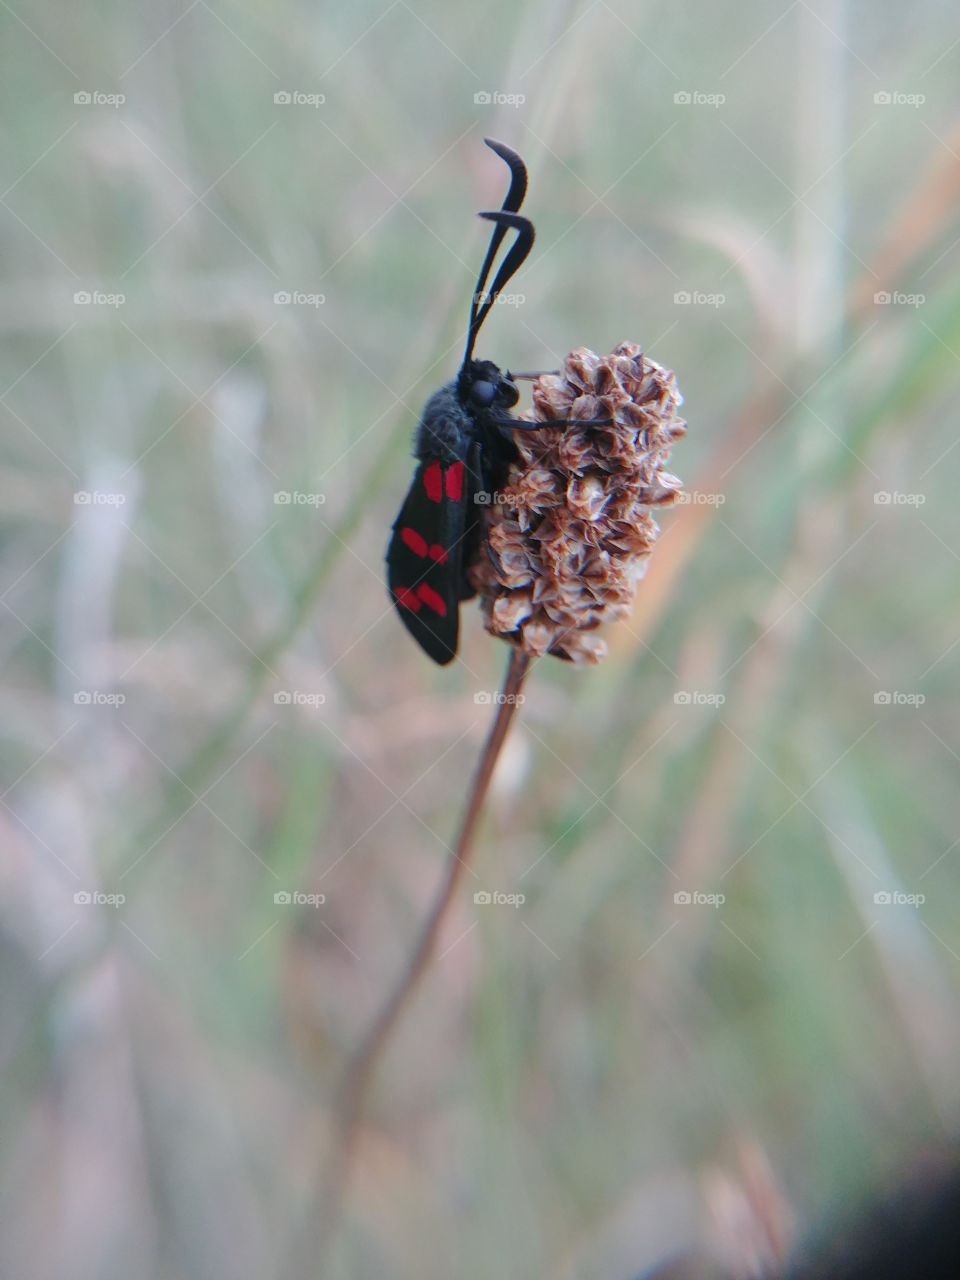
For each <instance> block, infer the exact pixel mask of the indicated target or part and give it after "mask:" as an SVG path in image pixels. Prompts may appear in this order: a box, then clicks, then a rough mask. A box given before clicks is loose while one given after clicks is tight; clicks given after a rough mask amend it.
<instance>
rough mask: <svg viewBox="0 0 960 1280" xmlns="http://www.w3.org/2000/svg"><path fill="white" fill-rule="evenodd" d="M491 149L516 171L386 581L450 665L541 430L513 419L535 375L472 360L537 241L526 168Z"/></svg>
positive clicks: (429, 417)
mask: <svg viewBox="0 0 960 1280" xmlns="http://www.w3.org/2000/svg"><path fill="white" fill-rule="evenodd" d="M484 142H486V144H487V146H488V147H490V149H491V150H492V151H495V152H496V154H497V155H498V156H499V157H500V158H501V160H503V161H505V162H506V164H507V165H508V166H509V168H510V189H509V191H508V192H507V195H506V198H505V199H504V202H503V206H502V208H501V209H499V210H498V211H497V212H495V213H491V212H484V213H481V214H480V215H479V216H480V217H481V218H487V219H488V220H489V221H490V222H493V223H495V224H496V225H495V226H494V229H493V234H492V235H491V237H490V245H489V248H488V249H487V255H486V257H485V258H484V260H483V266H482V267H481V268H480V275H479V277H478V279H477V285H476V289H475V291H474V294H473V298H472V300H471V304H470V321H469V326H468V329H467V347H466V351H465V353H464V357H463V363H462V365H461V366H460V372H459V373H458V374H457V376H456V378H454V380H453V381H452V382H448V383H447V385H446V386H444V387H441V388H440V390H439V391H435V392H434V394H433V395H432V396H431V397H430V399H429V400H428V401H427V403H426V406H425V407H424V410H423V417H422V418H421V420H420V426H419V428H418V430H417V436H416V444H415V447H414V453H415V455H416V457H417V459H418V460H419V466H418V467H417V471H416V475H415V476H414V477H413V484H412V485H411V486H410V492H409V493H408V494H407V496H406V499H405V500H404V503H403V506H402V507H401V508H400V514H399V515H398V516H397V519H396V521H395V523H394V526H393V534H392V536H391V539H390V545H389V547H388V548H387V581H388V584H389V587H390V595H391V597H392V599H393V602H394V604H395V605H396V608H397V612H398V613H399V614H400V617H401V619H402V621H403V623H404V625H405V626H406V628H407V630H408V631H409V632H410V634H411V635H412V636H413V638H414V640H416V642H417V644H419V645H420V647H421V648H422V649H423V650H424V652H425V653H427V654H429V656H430V657H431V658H433V660H434V662H439V663H442V664H445V663H447V662H450V661H452V660H453V658H455V657H456V653H457V641H458V638H459V630H460V601H461V600H469V599H470V598H471V596H473V595H475V594H476V592H475V591H474V589H473V588H472V587H471V586H470V583H469V582H468V581H467V575H466V569H467V566H468V565H470V564H471V562H472V561H473V558H474V555H475V554H476V551H477V547H478V543H479V539H480V535H481V520H482V512H483V506H484V505H486V504H487V503H489V502H490V501H491V498H492V496H493V495H495V494H496V493H497V492H498V490H499V489H500V487H501V485H502V483H503V479H504V476H505V474H506V469H507V466H508V464H509V463H510V461H511V460H512V459H513V458H514V457H515V456H516V447H515V445H514V443H513V432H514V431H536V430H538V429H539V428H540V426H541V424H540V423H533V422H524V421H522V420H521V419H519V418H514V417H513V416H512V415H511V413H510V410H511V409H512V408H513V406H514V405H515V404H516V403H517V401H518V400H519V398H520V393H519V391H518V390H517V386H516V382H515V381H514V379H515V378H523V377H536V376H537V375H536V374H516V375H514V374H511V373H509V372H501V371H500V369H499V368H498V367H497V366H496V365H495V364H493V363H492V362H491V361H489V360H474V358H473V348H474V344H475V343H476V340H477V334H478V333H479V332H480V328H481V326H482V324H483V322H484V320H486V318H487V316H488V315H489V314H490V309H491V307H492V306H493V305H494V303H495V302H496V300H497V297H498V296H499V294H500V293H501V291H502V290H503V289H504V287H505V286H506V284H507V282H508V281H509V280H510V278H511V277H512V276H513V275H514V273H515V272H516V271H517V270H518V269H519V268H520V266H521V265H522V264H523V262H524V261H525V259H526V257H527V255H528V254H529V252H530V249H531V248H532V246H533V236H534V231H533V223H532V222H530V220H529V219H528V218H524V217H521V216H520V214H519V213H518V212H517V210H518V209H519V208H520V205H521V204H522V203H523V197H524V195H525V194H526V190H527V169H526V166H525V165H524V163H523V161H522V160H521V159H520V157H519V156H518V155H517V153H516V152H515V151H513V150H512V149H511V148H510V147H508V146H506V145H505V144H504V143H502V142H495V141H494V140H493V139H492V138H485V139H484ZM508 231H515V232H516V239H515V240H514V242H513V244H512V245H511V246H510V249H509V251H508V253H507V255H506V257H505V258H504V260H503V262H502V263H501V264H500V268H499V270H498V271H497V274H496V276H495V277H494V280H493V284H492V285H491V286H490V290H489V292H488V293H487V292H485V290H486V284H487V277H488V276H489V274H490V269H491V267H492V266H493V260H494V258H495V257H496V255H497V252H498V250H499V248H500V246H501V244H502V243H503V240H504V237H505V236H506V234H507V232H508ZM601 421H603V422H606V421H607V419H602V420H597V424H598V425H599V423H600V422H601ZM551 425H553V426H562V425H564V424H563V423H562V422H561V423H556V422H555V423H552V424H551ZM577 425H578V426H583V425H584V423H578V424H577Z"/></svg>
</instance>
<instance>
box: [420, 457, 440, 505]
mask: <svg viewBox="0 0 960 1280" xmlns="http://www.w3.org/2000/svg"><path fill="white" fill-rule="evenodd" d="M423 487H424V489H426V491H427V497H428V498H429V499H430V501H431V502H439V501H440V500H441V498H442V497H443V470H442V468H441V466H440V463H439V462H431V463H430V465H429V467H427V469H426V471H425V472H424V473H423Z"/></svg>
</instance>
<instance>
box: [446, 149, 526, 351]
mask: <svg viewBox="0 0 960 1280" xmlns="http://www.w3.org/2000/svg"><path fill="white" fill-rule="evenodd" d="M484 142H485V143H486V145H487V146H488V147H489V148H490V150H491V151H493V152H494V153H495V154H496V155H498V156H499V157H500V159H501V160H503V162H504V163H505V164H506V165H507V166H508V168H509V169H510V187H509V190H508V191H507V194H506V196H505V197H504V201H503V204H502V205H501V207H500V213H501V214H515V213H516V212H517V210H518V209H519V208H520V206H521V205H522V204H523V198H524V196H525V195H526V193H527V166H526V165H525V164H524V163H523V160H522V159H521V158H520V156H518V155H517V153H516V151H514V150H513V148H512V147H508V146H507V144H506V143H505V142H497V141H496V139H495V138H484ZM480 216H481V217H482V218H490V219H491V220H492V221H496V222H497V223H498V225H497V226H496V227H494V230H493V234H492V235H491V237H490V245H489V247H488V249H487V253H486V257H485V258H484V260H483V266H482V267H481V268H480V274H479V276H478V277H477V283H476V286H475V288H474V291H473V297H472V298H471V299H470V320H469V324H468V326H467V348H466V351H465V352H464V356H463V365H462V366H461V372H462V371H463V369H464V368H466V366H467V364H468V363H469V361H470V359H471V357H472V356H473V347H474V344H475V342H476V340H477V334H478V333H479V332H480V326H481V325H482V324H483V321H484V319H485V318H486V315H487V312H488V311H489V307H484V308H483V309H482V311H481V306H480V299H481V298H482V297H483V294H484V290H485V288H486V283H487V276H488V275H489V274H490V269H491V267H492V266H493V260H494V258H495V257H496V256H497V252H498V251H499V249H500V246H501V244H503V238H504V236H505V235H506V234H507V231H508V230H509V228H510V227H511V226H514V225H515V224H512V223H510V222H506V223H500V219H499V217H498V215H496V214H489V213H482V214H481V215H480ZM522 221H523V222H524V223H526V225H527V227H529V229H530V244H529V245H528V246H527V250H526V253H524V254H523V255H522V257H521V258H520V260H519V261H518V262H517V263H516V266H514V268H513V270H512V271H511V272H510V275H512V274H513V271H516V270H517V267H519V266H520V263H521V262H522V261H523V259H524V258H525V257H526V256H527V253H529V252H530V246H531V245H532V244H533V226H532V224H531V223H529V222H528V221H527V219H525V218H524V219H522ZM516 229H518V230H519V228H516ZM518 241H519V237H518ZM514 247H516V244H515V245H514ZM501 272H502V269H501ZM507 278H509V277H507ZM498 279H499V276H498ZM500 287H501V288H502V287H503V285H502V283H501V286H500Z"/></svg>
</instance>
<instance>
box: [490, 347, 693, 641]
mask: <svg viewBox="0 0 960 1280" xmlns="http://www.w3.org/2000/svg"><path fill="white" fill-rule="evenodd" d="M681 403H682V397H681V395H680V392H679V390H678V388H677V384H676V379H675V378H674V375H673V374H672V373H671V372H670V370H669V369H664V368H663V367H662V366H661V365H658V364H656V363H655V362H654V361H652V360H649V359H647V357H646V356H644V355H643V353H642V352H641V350H640V348H639V347H638V346H637V345H636V344H635V343H632V342H622V343H621V344H620V345H619V346H618V347H617V348H616V349H615V350H614V351H613V352H612V353H611V354H610V355H608V356H598V355H596V354H595V353H594V352H592V351H589V350H587V348H586V347H578V348H577V349H576V350H575V351H572V352H571V353H570V354H569V355H568V356H567V358H566V360H565V361H564V365H563V369H562V370H561V371H560V373H559V374H558V375H556V374H545V375H543V376H542V377H540V378H538V379H537V381H536V382H535V383H534V387H533V412H532V413H530V414H527V415H525V416H526V418H527V420H528V421H535V422H542V423H543V424H544V426H543V429H542V430H540V431H518V432H515V433H514V440H515V442H516V445H517V449H518V451H519V460H518V461H517V462H516V463H513V464H512V465H511V467H510V470H509V473H508V476H507V484H506V487H505V488H504V489H503V490H502V491H501V492H500V493H499V494H496V495H494V501H493V503H492V504H491V505H490V507H489V508H488V509H487V510H486V511H485V513H484V526H485V528H484V538H483V543H482V546H481V548H480V551H479V553H478V556H477V559H476V560H475V562H474V564H473V565H472V566H471V568H470V581H471V582H472V584H473V585H474V586H475V587H476V588H477V590H478V591H479V592H480V595H481V599H482V605H483V610H484V615H485V618H486V626H487V630H488V631H490V632H491V634H493V635H497V636H500V637H501V638H502V639H504V640H509V641H511V642H512V643H514V644H516V645H519V647H520V648H521V649H523V650H524V651H525V652H527V653H530V654H535V655H541V654H545V653H552V654H554V655H555V656H556V657H558V658H566V659H568V660H570V661H572V662H584V663H591V662H599V661H600V660H601V659H602V658H603V657H604V655H605V654H606V644H605V643H604V641H603V640H602V639H601V638H600V637H599V636H597V635H595V634H593V633H594V632H595V630H596V628H597V627H599V626H600V625H601V623H604V622H610V621H613V620H614V619H616V618H622V617H624V616H625V615H626V614H627V613H629V612H630V609H631V606H632V603H633V596H634V592H635V590H636V585H637V583H638V582H639V580H640V579H641V578H642V577H643V575H644V572H645V570H646V561H647V557H648V556H649V555H650V552H651V551H652V550H653V545H654V543H655V542H656V540H657V538H658V537H659V534H660V530H659V527H658V526H657V523H656V521H655V520H654V518H653V516H652V514H651V509H652V508H654V507H663V506H669V505H670V504H671V503H673V502H675V501H676V500H677V498H678V497H679V495H680V493H681V485H680V481H679V480H678V479H677V478H676V476H673V475H671V474H670V473H669V472H668V471H667V470H666V469H665V467H666V463H667V461H668V459H669V457H670V450H671V448H672V447H673V444H674V442H675V441H676V440H679V439H680V437H681V436H683V435H685V434H686V424H685V423H684V421H683V420H682V419H681V418H679V417H677V410H678V408H679V406H680V404H681ZM605 417H610V418H611V419H612V422H611V423H610V424H609V425H607V426H601V427H597V426H585V427H578V426H577V425H576V423H577V422H578V421H586V420H589V419H596V418H605ZM551 421H566V422H572V424H573V425H566V426H560V427H551V426H550V423H551Z"/></svg>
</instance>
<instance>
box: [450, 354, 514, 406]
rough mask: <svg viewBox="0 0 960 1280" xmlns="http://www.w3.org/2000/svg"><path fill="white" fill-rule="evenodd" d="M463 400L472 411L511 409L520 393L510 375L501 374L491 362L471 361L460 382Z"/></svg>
mask: <svg viewBox="0 0 960 1280" xmlns="http://www.w3.org/2000/svg"><path fill="white" fill-rule="evenodd" d="M460 394H461V397H462V399H463V400H464V401H465V403H466V404H467V405H468V407H469V408H471V409H491V408H494V407H496V408H500V409H510V408H512V407H513V406H514V405H515V404H516V403H517V401H518V400H519V399H520V392H519V391H518V390H517V387H516V384H515V383H514V381H513V379H512V378H511V377H510V375H509V373H506V374H504V373H501V372H500V370H499V369H498V368H497V366H496V365H495V364H494V363H493V362H492V361H491V360H471V361H470V363H469V364H468V365H467V366H466V368H465V369H464V371H463V377H462V378H461V382H460Z"/></svg>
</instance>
